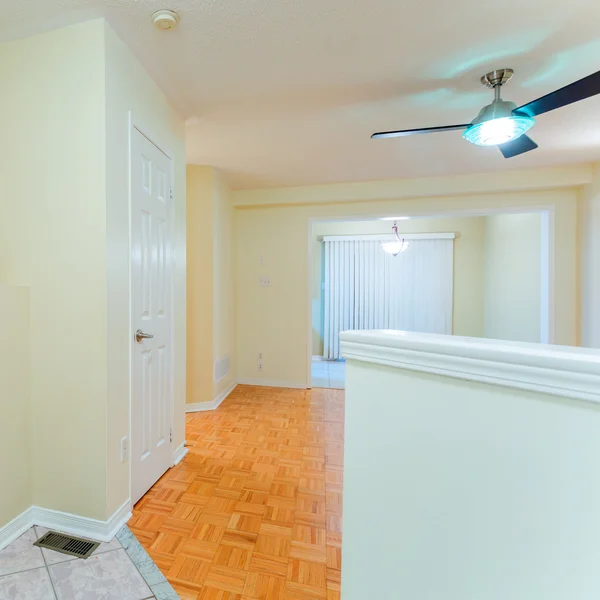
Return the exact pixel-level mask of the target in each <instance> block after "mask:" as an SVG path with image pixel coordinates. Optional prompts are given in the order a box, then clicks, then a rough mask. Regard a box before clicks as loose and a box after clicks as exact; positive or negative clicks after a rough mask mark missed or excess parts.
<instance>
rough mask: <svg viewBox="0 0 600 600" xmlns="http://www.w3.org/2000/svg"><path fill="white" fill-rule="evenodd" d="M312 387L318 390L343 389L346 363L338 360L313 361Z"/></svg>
mask: <svg viewBox="0 0 600 600" xmlns="http://www.w3.org/2000/svg"><path fill="white" fill-rule="evenodd" d="M312 385H313V387H320V388H335V389H342V390H343V389H345V387H346V363H345V361H340V360H315V359H313V362H312Z"/></svg>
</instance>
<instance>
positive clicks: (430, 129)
mask: <svg viewBox="0 0 600 600" xmlns="http://www.w3.org/2000/svg"><path fill="white" fill-rule="evenodd" d="M470 125H471V123H467V124H466V125H442V126H441V127H422V128H421V129H403V130H401V131H380V132H378V133H374V134H373V135H372V136H371V139H373V140H376V139H380V138H390V137H402V136H405V135H417V134H419V133H437V132H438V131H454V130H456V129H466V128H467V127H469V126H470Z"/></svg>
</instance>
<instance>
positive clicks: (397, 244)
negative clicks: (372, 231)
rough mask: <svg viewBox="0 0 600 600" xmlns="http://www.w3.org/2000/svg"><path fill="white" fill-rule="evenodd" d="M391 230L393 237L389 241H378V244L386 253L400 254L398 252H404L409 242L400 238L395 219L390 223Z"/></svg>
mask: <svg viewBox="0 0 600 600" xmlns="http://www.w3.org/2000/svg"><path fill="white" fill-rule="evenodd" d="M392 231H393V232H394V238H395V239H393V240H391V241H389V242H379V244H380V245H381V249H382V250H383V251H384V252H385V253H386V254H391V255H392V256H398V254H400V252H404V251H405V250H406V249H407V248H408V246H409V245H410V244H409V243H408V242H407V241H406V240H405V239H404V238H402V239H400V236H399V235H398V226H397V225H396V221H394V224H393V225H392Z"/></svg>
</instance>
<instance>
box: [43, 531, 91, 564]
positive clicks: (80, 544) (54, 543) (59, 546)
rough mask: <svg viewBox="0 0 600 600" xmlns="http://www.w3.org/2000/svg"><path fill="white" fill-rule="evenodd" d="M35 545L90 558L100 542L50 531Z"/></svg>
mask: <svg viewBox="0 0 600 600" xmlns="http://www.w3.org/2000/svg"><path fill="white" fill-rule="evenodd" d="M33 545H34V546H39V547H40V548H48V549H49V550H54V551H55V552H62V553H63V554H70V555H71V556H77V557H78V558H88V557H89V556H91V554H92V552H94V550H95V549H96V548H97V547H98V546H99V545H100V542H90V541H89V540H83V539H81V538H76V537H73V536H71V535H63V534H62V533H56V532H55V531H49V532H48V533H45V534H44V535H43V536H42V537H41V538H40V539H39V540H38V541H37V542H35V544H33Z"/></svg>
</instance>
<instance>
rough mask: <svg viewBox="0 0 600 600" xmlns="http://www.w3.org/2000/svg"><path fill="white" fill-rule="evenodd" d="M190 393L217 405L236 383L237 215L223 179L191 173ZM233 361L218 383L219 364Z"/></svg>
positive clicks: (208, 170) (191, 399)
mask: <svg viewBox="0 0 600 600" xmlns="http://www.w3.org/2000/svg"><path fill="white" fill-rule="evenodd" d="M187 186H188V196H187V206H188V218H187V232H188V244H187V276H188V302H187V311H188V325H187V327H188V342H187V348H188V369H187V381H188V393H187V402H188V403H189V404H196V403H198V402H211V401H212V400H214V399H215V398H216V397H217V396H218V395H219V394H220V393H221V392H223V391H224V390H225V389H227V388H228V387H229V386H230V385H231V384H232V383H233V382H234V381H235V375H236V369H235V309H234V302H235V301H234V290H235V248H236V239H235V213H234V209H233V205H232V201H231V192H230V190H229V188H228V187H227V184H226V182H225V180H224V178H223V175H222V173H220V172H219V171H218V170H217V169H214V168H213V167H205V166H199V165H188V167H187ZM225 355H229V357H230V369H229V373H228V374H227V375H226V376H224V377H223V378H222V379H220V380H219V381H215V363H216V361H217V360H218V359H219V358H222V357H224V356H225Z"/></svg>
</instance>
